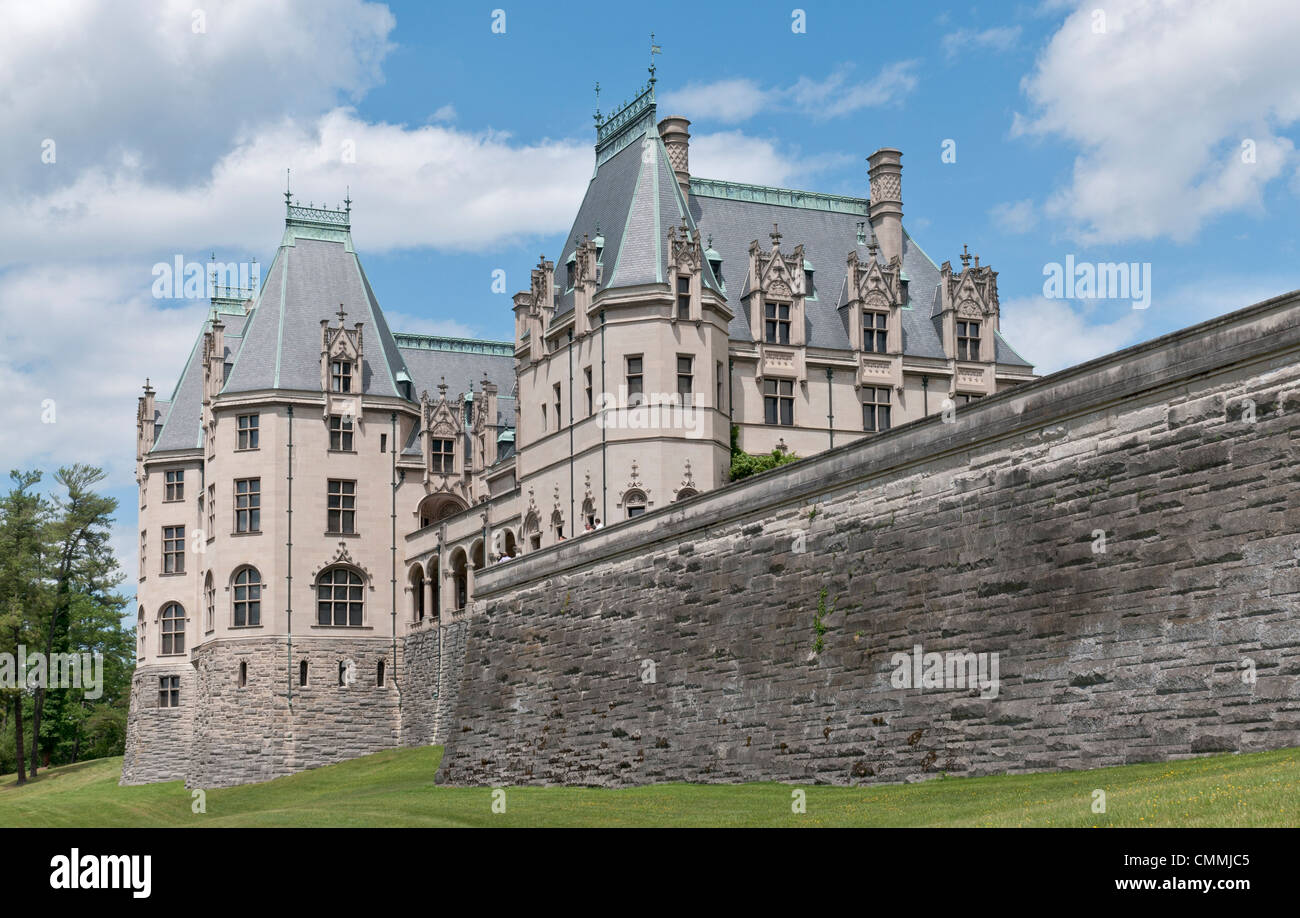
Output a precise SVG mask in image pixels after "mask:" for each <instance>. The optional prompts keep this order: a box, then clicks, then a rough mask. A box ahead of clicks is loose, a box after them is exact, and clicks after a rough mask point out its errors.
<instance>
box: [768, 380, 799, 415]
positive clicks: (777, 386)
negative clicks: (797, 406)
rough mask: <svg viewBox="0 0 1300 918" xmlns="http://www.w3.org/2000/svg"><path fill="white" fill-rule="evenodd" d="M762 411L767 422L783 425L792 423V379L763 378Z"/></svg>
mask: <svg viewBox="0 0 1300 918" xmlns="http://www.w3.org/2000/svg"><path fill="white" fill-rule="evenodd" d="M763 412H764V420H765V421H766V423H768V424H780V425H783V426H785V427H790V426H793V424H794V381H793V380H789V379H765V380H763Z"/></svg>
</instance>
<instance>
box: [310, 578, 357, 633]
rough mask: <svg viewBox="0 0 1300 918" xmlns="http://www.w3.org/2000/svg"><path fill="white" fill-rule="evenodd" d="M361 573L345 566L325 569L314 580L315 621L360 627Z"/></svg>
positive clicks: (322, 623)
mask: <svg viewBox="0 0 1300 918" xmlns="http://www.w3.org/2000/svg"><path fill="white" fill-rule="evenodd" d="M364 589H365V588H364V587H363V586H362V583H361V575H360V574H358V573H357V572H356V571H351V570H348V569H347V568H345V567H336V568H333V569H331V570H328V571H325V573H323V574H321V575H320V579H319V580H317V581H316V622H317V624H320V625H336V626H349V627H353V628H359V627H361V604H362V599H361V595H362V591H363V590H364Z"/></svg>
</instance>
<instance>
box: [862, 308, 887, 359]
mask: <svg viewBox="0 0 1300 918" xmlns="http://www.w3.org/2000/svg"><path fill="white" fill-rule="evenodd" d="M888 338H889V314H888V313H884V312H870V311H864V312H863V313H862V349H863V350H864V351H866V352H867V353H869V354H883V353H885V351H886V342H887V340H888Z"/></svg>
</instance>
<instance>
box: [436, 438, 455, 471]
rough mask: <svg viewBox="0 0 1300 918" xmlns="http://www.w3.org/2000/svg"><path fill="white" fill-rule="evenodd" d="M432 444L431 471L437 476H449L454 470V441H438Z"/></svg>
mask: <svg viewBox="0 0 1300 918" xmlns="http://www.w3.org/2000/svg"><path fill="white" fill-rule="evenodd" d="M431 442H432V447H431V448H432V453H431V456H432V460H431V461H432V463H433V469H432V471H433V472H434V473H436V474H438V475H450V474H451V473H452V471H453V470H454V469H455V468H456V441H455V440H439V439H435V440H433V441H431Z"/></svg>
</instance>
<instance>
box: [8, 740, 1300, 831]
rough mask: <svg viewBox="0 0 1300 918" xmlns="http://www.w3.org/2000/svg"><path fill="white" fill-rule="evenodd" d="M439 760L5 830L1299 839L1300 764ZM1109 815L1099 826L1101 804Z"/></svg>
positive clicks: (71, 789)
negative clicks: (467, 777) (1091, 766)
mask: <svg viewBox="0 0 1300 918" xmlns="http://www.w3.org/2000/svg"><path fill="white" fill-rule="evenodd" d="M441 757H442V749H441V747H427V748H423V749H398V750H392V751H389V752H380V753H377V754H375V755H371V756H366V757H365V758H362V759H356V760H354V761H351V762H344V763H342V764H339V765H331V766H329V767H326V768H318V769H315V770H313V771H308V772H303V773H301V774H296V775H290V776H289V777H285V778H279V779H277V780H275V781H269V782H267V783H265V784H252V785H246V786H244V787H232V788H226V789H224V790H212V791H208V793H207V813H206V814H198V815H196V814H193V813H191V811H190V807H191V797H190V791H188V790H186V789H185V787H184V785H182V784H181V783H180V782H173V783H170V784H153V785H148V786H145V787H119V786H118V784H117V780H118V776H119V773H120V770H121V767H122V760H121V759H120V758H114V759H99V760H96V761H92V762H83V763H80V764H77V765H69V766H65V767H63V768H55V769H51V770H50V771H45V772H42V773H41V775H40V777H39V778H38V779H37V780H36V781H34V782H31V783H29V784H28V785H26V786H24V787H15V786H14V776H13V775H7V776H5V777H3V778H0V826H30V825H39V826H76V827H81V826H1295V825H1300V749H1284V750H1280V751H1277V752H1261V753H1254V754H1251V755H1222V756H1211V757H1208V758H1197V759H1185V760H1182V761H1178V762H1168V763H1159V764H1149V765H1125V766H1122V767H1119V768H1103V769H1097V770H1095V771H1076V772H1058V773H1054V774H1039V775H1009V776H1003V777H992V778H942V779H938V780H934V781H927V782H923V783H920V784H907V785H890V786H883V787H859V788H845V787H817V786H811V785H809V786H804V787H803V788H802V789H803V790H804V791H806V793H807V813H806V814H803V815H796V814H794V813H792V812H791V793H792V791H793V790H794V789H795V787H797V786H798V785H785V784H733V785H700V784H661V785H656V786H653V787H637V788H628V789H621V790H601V789H587V788H539V787H519V788H507V789H506V792H505V795H506V797H505V800H506V812H505V813H501V814H498V813H493V812H492V791H491V789H490V788H449V787H439V786H436V785H434V783H433V775H434V772H435V771H436V769H437V767H438V762H439V760H440V759H441ZM1096 788H1101V789H1103V790H1105V792H1106V812H1105V813H1104V814H1095V813H1093V812H1092V792H1093V790H1094V789H1096Z"/></svg>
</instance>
